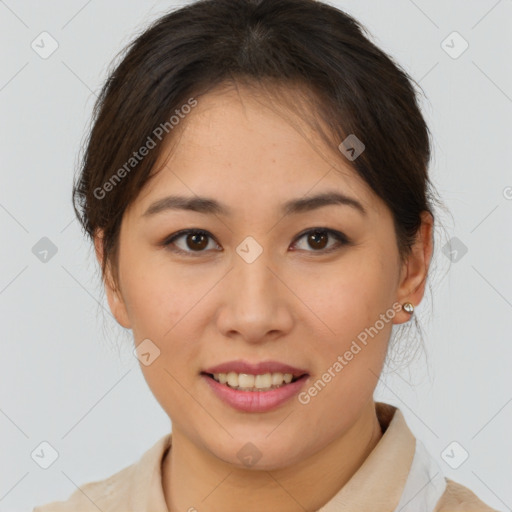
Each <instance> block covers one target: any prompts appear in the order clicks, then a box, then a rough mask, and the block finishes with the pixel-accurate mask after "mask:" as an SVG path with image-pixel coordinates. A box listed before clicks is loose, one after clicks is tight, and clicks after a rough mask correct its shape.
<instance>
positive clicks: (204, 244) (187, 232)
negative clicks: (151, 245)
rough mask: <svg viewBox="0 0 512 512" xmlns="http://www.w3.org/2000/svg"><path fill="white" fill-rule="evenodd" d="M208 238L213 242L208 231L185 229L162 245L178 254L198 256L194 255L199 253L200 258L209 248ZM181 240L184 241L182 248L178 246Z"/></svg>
mask: <svg viewBox="0 0 512 512" xmlns="http://www.w3.org/2000/svg"><path fill="white" fill-rule="evenodd" d="M208 238H210V239H211V240H213V237H212V236H211V235H210V233H208V232H207V231H203V230H200V229H184V230H183V231H178V232H177V233H174V234H173V235H171V236H170V237H169V238H167V239H166V240H164V242H163V243H162V245H164V246H165V247H168V248H169V249H170V250H171V251H174V252H177V253H182V254H183V253H184V254H190V255H192V256H196V254H194V253H198V254H197V255H198V256H199V255H200V254H201V253H203V252H205V250H204V249H205V248H208V246H209V243H208ZM180 239H183V242H184V243H183V244H182V246H181V247H180V246H179V245H178V244H176V241H177V240H180ZM215 245H217V244H215ZM217 247H218V245H217Z"/></svg>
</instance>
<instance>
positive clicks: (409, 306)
mask: <svg viewBox="0 0 512 512" xmlns="http://www.w3.org/2000/svg"><path fill="white" fill-rule="evenodd" d="M402 307H403V308H404V310H405V311H407V313H411V314H412V313H413V312H414V306H413V305H412V304H411V303H410V302H404V303H403V304H402Z"/></svg>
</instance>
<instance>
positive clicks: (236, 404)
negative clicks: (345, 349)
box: [201, 365, 309, 412]
mask: <svg viewBox="0 0 512 512" xmlns="http://www.w3.org/2000/svg"><path fill="white" fill-rule="evenodd" d="M281 366H282V365H281ZM214 369H215V370H216V367H215V368H214ZM233 371H234V370H233ZM278 371H280V370H278ZM208 373H209V372H208ZM213 373H217V371H215V372H213ZM218 373H224V372H218ZM239 373H244V372H239ZM245 373H252V372H245ZM270 373H271V372H270ZM285 373H292V372H289V371H288V372H285ZM201 377H202V378H203V379H204V380H205V381H206V382H207V384H208V385H209V386H210V388H211V389H212V390H213V392H214V393H215V394H216V395H217V396H218V397H219V398H220V399H221V400H222V401H223V402H224V403H226V404H228V405H230V406H231V407H233V408H235V409H237V410H239V411H244V412H266V411H270V410H272V409H275V408H277V407H279V406H280V405H281V404H283V403H284V402H286V401H287V400H290V399H291V398H292V397H293V396H295V395H296V394H297V393H298V392H299V391H300V389H301V388H302V386H304V384H305V382H306V381H307V380H308V379H309V375H303V376H302V377H300V378H299V379H297V380H296V381H294V382H290V384H284V385H282V386H281V387H279V388H276V389H271V390H270V391H238V390H236V389H233V388H230V387H229V386H227V385H226V384H221V383H220V382H217V381H216V380H215V379H213V377H210V376H209V375H206V374H205V373H201Z"/></svg>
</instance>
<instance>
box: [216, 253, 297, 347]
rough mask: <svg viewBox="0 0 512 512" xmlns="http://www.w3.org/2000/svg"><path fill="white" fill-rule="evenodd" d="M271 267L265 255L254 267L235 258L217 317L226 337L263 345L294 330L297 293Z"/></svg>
mask: <svg viewBox="0 0 512 512" xmlns="http://www.w3.org/2000/svg"><path fill="white" fill-rule="evenodd" d="M269 263H270V262H269V260H268V258H267V257H266V256H265V252H263V253H262V254H261V255H260V256H259V257H258V258H257V259H256V260H255V261H253V262H252V263H248V262H246V261H245V260H244V259H243V258H241V257H239V256H238V255H235V257H234V263H233V268H232V270H231V272H229V273H228V275H227V276H226V278H225V279H226V280H227V282H225V283H224V285H223V292H222V295H221V299H220V300H221V306H220V307H219V309H218V313H217V316H216V321H217V327H218V329H219V330H220V332H221V333H222V335H223V336H225V337H227V338H231V339H240V340H244V341H245V342H247V343H262V342H265V341H269V340H274V339H278V338H280V337H282V336H284V335H285V334H286V333H288V332H290V330H291V329H292V327H293V315H292V308H293V302H292V300H293V293H292V292H291V291H290V289H289V288H288V287H287V286H286V284H285V283H284V282H283V280H282V277H281V276H280V275H279V271H277V270H275V269H273V268H271V266H270V265H269Z"/></svg>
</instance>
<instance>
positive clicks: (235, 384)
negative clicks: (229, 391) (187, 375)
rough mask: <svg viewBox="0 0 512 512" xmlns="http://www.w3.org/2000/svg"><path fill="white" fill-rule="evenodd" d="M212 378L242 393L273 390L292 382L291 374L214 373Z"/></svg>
mask: <svg viewBox="0 0 512 512" xmlns="http://www.w3.org/2000/svg"><path fill="white" fill-rule="evenodd" d="M213 378H214V379H215V380H216V381H218V382H220V383H221V384H227V385H228V386H229V387H231V388H235V389H240V390H243V391H258V390H268V389H275V388H278V387H280V386H282V385H283V384H289V383H290V382H291V381H292V380H293V375H292V374H291V373H284V374H283V373H280V372H276V373H264V374H261V375H251V374H248V373H236V372H229V373H214V374H213Z"/></svg>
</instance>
